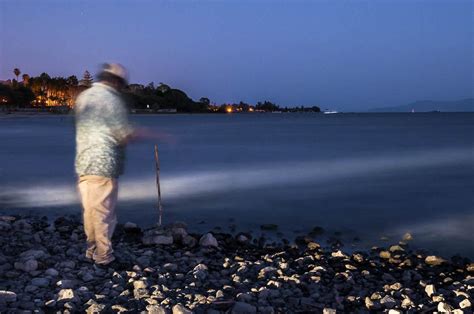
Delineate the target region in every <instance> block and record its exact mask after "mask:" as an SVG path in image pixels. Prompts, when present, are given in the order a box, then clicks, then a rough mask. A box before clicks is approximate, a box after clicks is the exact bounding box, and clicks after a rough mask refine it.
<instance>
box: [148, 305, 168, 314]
mask: <svg viewBox="0 0 474 314" xmlns="http://www.w3.org/2000/svg"><path fill="white" fill-rule="evenodd" d="M146 311H147V314H167V313H168V312H167V311H166V308H164V307H163V306H161V305H158V304H149V305H147V306H146Z"/></svg>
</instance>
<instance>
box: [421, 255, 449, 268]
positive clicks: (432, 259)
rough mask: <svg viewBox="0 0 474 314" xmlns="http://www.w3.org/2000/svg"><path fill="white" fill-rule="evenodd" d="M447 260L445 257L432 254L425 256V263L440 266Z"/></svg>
mask: <svg viewBox="0 0 474 314" xmlns="http://www.w3.org/2000/svg"><path fill="white" fill-rule="evenodd" d="M444 262H445V260H444V259H442V258H441V257H438V256H434V255H430V256H427V257H426V258H425V263H426V264H428V265H432V266H439V265H441V264H443V263H444Z"/></svg>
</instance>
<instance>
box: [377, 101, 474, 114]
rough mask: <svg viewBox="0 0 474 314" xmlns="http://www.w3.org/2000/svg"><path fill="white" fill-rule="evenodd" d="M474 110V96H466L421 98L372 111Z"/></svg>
mask: <svg viewBox="0 0 474 314" xmlns="http://www.w3.org/2000/svg"><path fill="white" fill-rule="evenodd" d="M412 110H414V111H415V112H430V111H441V112H474V98H466V99H462V100H454V101H434V100H420V101H415V102H413V103H411V104H408V105H402V106H395V107H385V108H374V109H370V110H369V111H370V112H411V111H412Z"/></svg>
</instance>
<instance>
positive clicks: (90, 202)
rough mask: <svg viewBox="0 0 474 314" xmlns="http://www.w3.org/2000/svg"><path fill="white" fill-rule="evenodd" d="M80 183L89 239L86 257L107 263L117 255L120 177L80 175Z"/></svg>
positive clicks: (85, 227) (85, 225)
mask: <svg viewBox="0 0 474 314" xmlns="http://www.w3.org/2000/svg"><path fill="white" fill-rule="evenodd" d="M78 187H79V193H80V195H81V201H82V207H83V218H84V232H85V234H86V239H87V250H86V257H87V258H91V259H93V260H94V261H95V262H96V263H97V264H108V263H110V262H112V261H113V260H114V259H115V257H114V255H113V252H114V251H113V249H112V241H111V239H112V234H113V233H114V230H115V226H116V225H117V215H116V212H115V205H116V203H117V195H118V182H117V179H112V178H106V177H101V176H94V175H86V176H81V177H79V184H78Z"/></svg>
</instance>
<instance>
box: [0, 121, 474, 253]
mask: <svg viewBox="0 0 474 314" xmlns="http://www.w3.org/2000/svg"><path fill="white" fill-rule="evenodd" d="M131 119H132V120H133V122H134V123H135V124H136V125H140V126H144V127H149V128H152V129H153V130H155V131H156V132H162V133H167V134H169V135H170V140H168V141H166V142H162V143H159V149H160V161H161V168H162V169H161V179H162V180H161V185H162V195H163V203H164V211H165V214H164V222H165V223H166V222H170V221H175V220H181V221H185V222H187V223H188V225H190V228H191V229H194V230H198V231H201V230H202V231H204V230H209V229H211V228H212V227H214V226H220V227H222V229H223V230H228V228H229V225H231V224H236V225H237V229H238V230H243V231H246V230H254V231H257V230H259V226H260V225H261V224H263V223H275V224H278V225H279V230H280V231H281V232H282V233H284V234H285V236H289V237H291V236H294V235H295V234H297V233H298V232H306V231H309V230H311V229H312V228H313V227H314V226H321V227H323V228H325V229H326V234H329V235H331V234H333V233H334V232H341V233H342V237H343V238H344V239H345V242H347V243H351V242H352V241H351V240H352V239H353V237H354V236H358V237H359V238H360V239H361V242H359V243H357V246H358V247H368V246H371V245H373V244H380V243H384V242H381V240H380V237H382V236H386V237H388V238H389V239H390V241H392V242H394V241H398V240H399V239H400V237H401V235H403V234H404V233H405V232H411V233H412V234H413V236H414V238H415V242H414V245H417V246H422V247H426V248H428V249H430V250H432V251H435V252H438V253H440V254H455V253H458V252H459V253H461V254H464V255H467V256H470V257H474V245H473V241H472V234H473V232H474V227H473V226H474V196H473V195H474V194H473V192H474V189H473V185H474V114H473V113H427V114H422V113H416V114H334V115H323V114H285V113H283V114H229V115H225V114H223V115H220V114H216V115H156V116H151V115H149V116H138V115H135V116H132V117H131ZM0 143H1V145H0V212H4V213H12V212H13V213H14V212H24V213H27V212H28V213H36V214H42V215H43V214H44V215H51V216H54V215H57V214H65V213H80V204H79V202H78V198H77V193H76V190H75V178H74V172H73V159H74V123H73V118H72V117H71V116H3V117H0ZM153 145H154V142H153V141H145V142H139V143H134V144H131V145H130V146H129V147H128V160H127V168H126V174H125V175H124V176H123V177H121V179H120V192H119V205H118V212H119V219H120V220H121V221H122V222H124V221H134V222H137V223H139V224H141V225H143V226H149V225H152V224H154V223H156V221H157V210H156V186H155V168H154V167H155V165H154V159H153ZM385 244H387V243H385Z"/></svg>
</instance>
